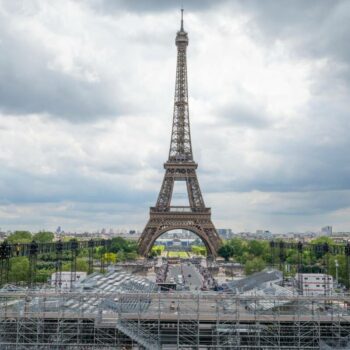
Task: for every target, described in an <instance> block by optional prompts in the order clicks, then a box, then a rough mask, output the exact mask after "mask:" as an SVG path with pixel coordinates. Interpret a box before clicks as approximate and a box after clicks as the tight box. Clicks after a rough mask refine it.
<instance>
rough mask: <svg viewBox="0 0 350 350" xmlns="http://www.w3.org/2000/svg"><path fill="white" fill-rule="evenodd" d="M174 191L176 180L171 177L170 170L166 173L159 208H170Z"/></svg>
mask: <svg viewBox="0 0 350 350" xmlns="http://www.w3.org/2000/svg"><path fill="white" fill-rule="evenodd" d="M173 189H174V178H173V177H171V176H169V170H167V171H166V173H165V176H164V179H163V183H162V187H161V189H160V191H159V195H158V200H157V205H156V206H157V208H160V209H162V210H166V209H168V208H169V207H170V202H171V197H172V195H173Z"/></svg>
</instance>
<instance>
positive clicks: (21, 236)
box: [7, 231, 33, 244]
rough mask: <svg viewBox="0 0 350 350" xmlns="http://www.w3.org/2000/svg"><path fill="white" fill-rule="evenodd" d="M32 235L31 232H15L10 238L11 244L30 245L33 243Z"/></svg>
mask: <svg viewBox="0 0 350 350" xmlns="http://www.w3.org/2000/svg"><path fill="white" fill-rule="evenodd" d="M32 239H33V238H32V234H31V233H30V232H29V231H15V232H14V233H12V234H11V235H10V236H9V237H8V238H7V241H8V242H9V243H12V244H13V243H29V242H31V241H32Z"/></svg>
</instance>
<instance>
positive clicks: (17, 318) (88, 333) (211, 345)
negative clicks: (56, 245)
mask: <svg viewBox="0 0 350 350" xmlns="http://www.w3.org/2000/svg"><path fill="white" fill-rule="evenodd" d="M267 288H268V286H267ZM271 293H272V292H271ZM349 304H350V298H349V296H344V295H342V296H334V295H333V296H318V297H313V298H310V297H305V296H300V295H290V294H283V293H280V294H279V295H278V293H277V295H272V294H270V295H269V294H268V293H267V294H265V295H259V294H256V295H253V294H251V295H240V294H232V293H215V292H176V291H172V292H164V293H163V292H159V291H158V289H157V285H156V284H155V283H153V282H151V281H149V280H147V279H146V278H143V277H138V276H133V275H130V274H127V273H124V272H122V271H113V272H109V273H107V274H105V275H103V274H99V273H94V274H91V275H90V276H89V277H88V278H86V279H85V280H84V281H82V282H81V283H80V285H79V286H77V287H76V288H75V289H74V290H73V291H69V292H68V291H57V290H55V289H54V288H53V289H41V290H24V289H23V290H20V289H19V290H16V289H15V288H11V290H10V291H7V290H6V288H5V289H3V290H2V291H0V349H1V350H3V349H6V350H14V349H16V350H18V349H23V350H24V349H28V350H29V349H31V350H34V349H49V350H50V349H56V350H58V349H68V350H70V349H74V350H76V349H78V350H83V349H84V350H87V349H90V350H93V349H94V350H95V349H96V350H98V349H100V350H107V349H152V350H153V349H203V350H204V349H237V350H238V349H246V350H248V349H264V350H266V349H285V350H287V349H288V350H293V349H309V350H311V349H313V350H314V349H349V348H350V341H349V340H350V310H349Z"/></svg>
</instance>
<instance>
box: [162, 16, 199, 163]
mask: <svg viewBox="0 0 350 350" xmlns="http://www.w3.org/2000/svg"><path fill="white" fill-rule="evenodd" d="M175 44H176V46H177V66H176V84H175V101H174V116H173V127H172V133H171V143H170V151H169V160H168V161H169V162H193V156H192V145H191V133H190V121H189V113H188V88H187V62H186V48H187V46H188V36H187V32H185V30H184V21H183V9H181V27H180V30H179V31H178V32H177V33H176V40H175Z"/></svg>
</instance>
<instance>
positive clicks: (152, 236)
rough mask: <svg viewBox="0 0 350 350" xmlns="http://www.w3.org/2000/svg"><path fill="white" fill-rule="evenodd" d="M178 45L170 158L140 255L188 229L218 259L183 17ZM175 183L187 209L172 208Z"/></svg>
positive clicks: (177, 37) (216, 240)
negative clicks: (198, 150)
mask: <svg viewBox="0 0 350 350" xmlns="http://www.w3.org/2000/svg"><path fill="white" fill-rule="evenodd" d="M175 43H176V46H177V66H176V84H175V101H174V114H173V125H172V132H171V142H170V149H169V157H168V161H167V162H166V163H165V164H164V169H165V175H164V179H163V183H162V186H161V188H160V192H159V195H158V200H157V203H156V205H155V207H151V209H150V218H149V220H148V223H147V225H146V227H145V229H144V230H143V232H142V235H141V237H140V239H139V253H140V254H141V255H143V256H147V255H148V253H149V252H150V250H151V248H152V245H153V243H154V242H155V240H156V239H157V238H158V237H159V236H160V235H161V234H163V233H164V232H167V231H170V230H174V229H185V230H189V231H192V232H193V233H195V234H197V235H198V236H199V237H200V238H201V239H202V241H203V242H204V244H205V246H206V247H207V251H208V254H209V255H211V256H213V257H215V256H216V255H217V251H218V249H219V247H220V244H221V239H220V237H219V235H218V233H217V231H216V229H215V226H214V224H213V223H212V221H211V210H210V208H207V207H206V206H205V203H204V199H203V196H202V192H201V189H200V186H199V182H198V178H197V173H196V169H197V163H196V162H195V161H194V160H193V153H192V143H191V132H190V119H189V109H188V87H187V58H186V50H187V46H188V35H187V32H185V30H184V26H183V17H182V16H181V27H180V30H179V31H178V32H177V35H176V40H175ZM176 181H184V182H186V188H187V194H188V203H189V205H188V206H172V205H171V199H172V195H173V191H174V184H175V182H176Z"/></svg>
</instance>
